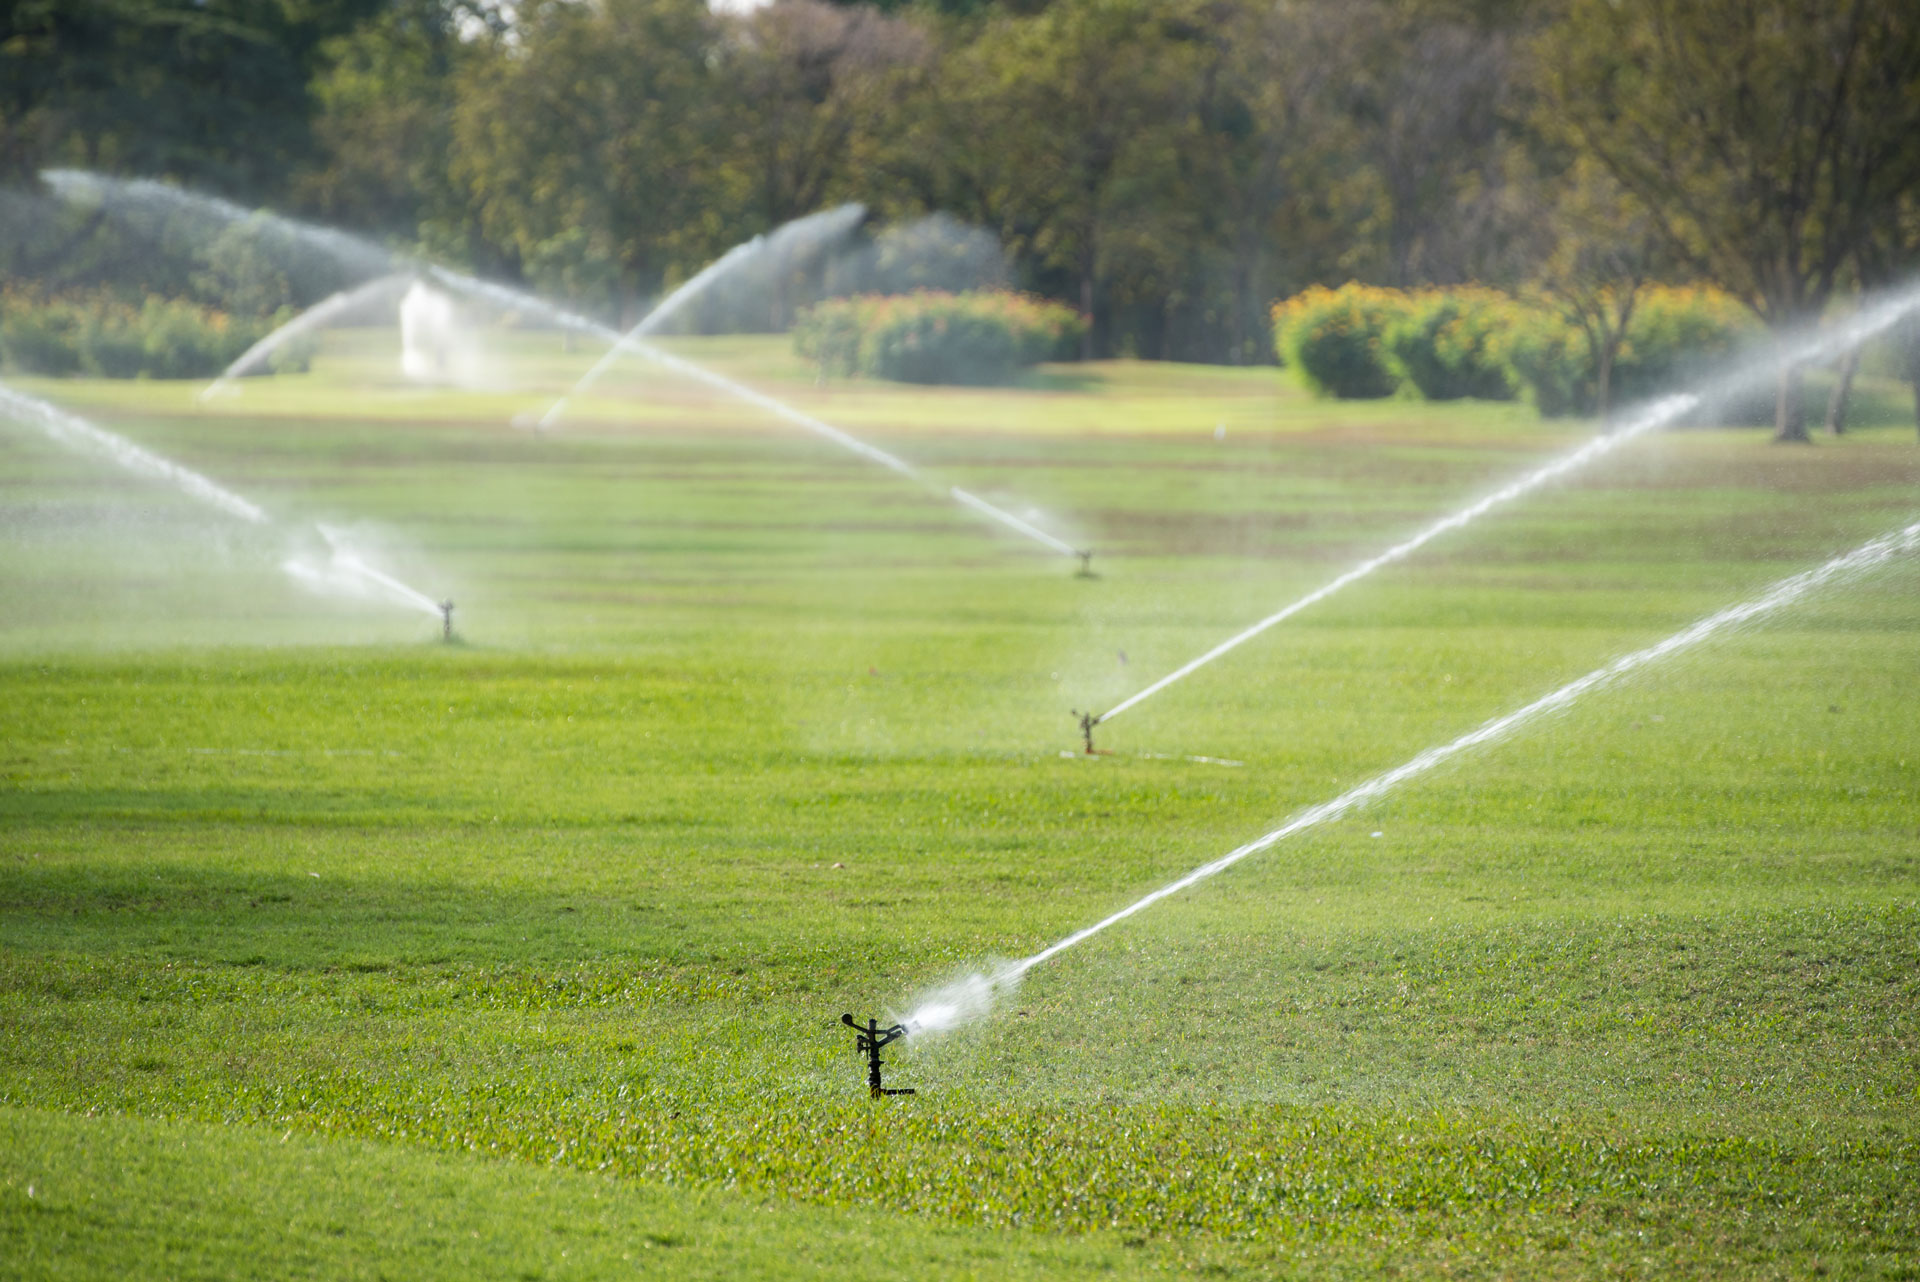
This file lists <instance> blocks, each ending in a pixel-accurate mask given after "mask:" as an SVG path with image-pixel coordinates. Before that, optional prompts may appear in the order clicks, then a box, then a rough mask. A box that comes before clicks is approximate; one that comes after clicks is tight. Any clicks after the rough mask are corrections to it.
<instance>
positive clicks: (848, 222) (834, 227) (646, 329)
mask: <svg viewBox="0 0 1920 1282" xmlns="http://www.w3.org/2000/svg"><path fill="white" fill-rule="evenodd" d="M866 216H867V207H866V206H865V205H859V204H847V205H841V206H840V207H838V208H837V209H828V210H823V211H821V212H820V213H817V214H808V215H807V216H805V217H804V218H796V219H794V220H793V221H792V222H789V223H786V224H784V225H782V226H781V227H779V228H778V229H776V230H775V231H774V232H773V233H772V234H771V235H767V236H755V237H754V238H753V239H752V240H749V241H743V242H742V243H740V244H738V245H735V246H734V247H733V248H732V249H730V250H728V251H727V252H726V253H724V254H722V255H721V256H720V257H718V258H716V259H714V260H713V261H712V262H710V263H708V264H707V265H706V266H705V267H703V268H701V269H700V270H699V271H698V272H696V273H694V274H693V275H692V276H691V277H689V278H688V279H687V280H686V281H684V282H683V283H682V284H681V285H679V286H678V287H677V288H676V289H674V290H673V292H672V293H670V294H668V295H667V296H666V297H665V298H663V299H661V300H660V302H659V303H657V304H656V305H655V306H654V307H653V308H652V309H651V310H650V311H648V312H647V314H646V315H645V316H642V317H641V318H640V321H639V323H638V324H636V325H635V326H634V327H633V328H632V329H630V330H628V331H627V332H626V333H625V334H622V335H621V336H620V338H619V340H618V341H617V342H615V343H614V345H613V346H612V347H610V348H608V349H607V351H606V353H605V354H604V355H603V356H601V357H600V359H599V360H597V361H595V362H594V363H593V366H592V368H590V369H588V370H587V372H586V373H585V374H583V375H581V377H580V381H579V382H577V383H575V384H574V385H573V388H572V390H570V391H569V392H568V393H567V394H566V395H565V396H562V397H561V398H560V399H559V400H557V401H555V402H554V403H553V404H552V405H550V406H548V407H547V412H546V413H545V414H542V415H541V416H540V420H539V423H538V425H537V426H536V428H535V430H536V431H541V432H545V431H550V430H552V429H553V428H554V427H556V426H557V425H558V424H559V422H560V416H561V415H562V414H564V413H566V409H567V402H569V401H571V400H572V399H573V398H575V397H577V396H579V395H581V394H582V393H584V392H585V391H586V390H587V389H588V388H590V387H592V386H593V385H594V383H596V382H598V381H599V378H600V376H601V375H602V374H604V373H606V372H607V370H608V369H609V368H611V367H612V365H613V363H614V362H615V361H617V360H619V359H620V357H621V356H623V355H625V354H626V353H628V352H633V351H637V350H638V349H637V348H636V346H635V344H637V343H638V342H639V341H640V340H641V339H642V338H644V337H646V336H647V335H648V334H652V333H655V332H657V331H658V330H659V328H660V327H661V326H662V325H664V324H666V323H667V321H669V320H671V319H672V318H673V316H674V314H675V313H677V312H679V311H680V310H681V309H683V308H684V307H685V306H686V305H687V304H688V303H690V302H692V301H693V300H694V299H695V298H698V297H699V296H700V295H701V294H703V293H705V292H706V291H707V289H708V288H709V287H711V286H712V285H713V284H714V283H715V282H716V281H719V280H720V279H722V278H723V277H725V276H727V275H729V274H731V273H733V272H734V271H737V270H739V269H740V268H742V267H744V266H745V265H747V264H748V263H750V262H754V261H756V260H758V259H760V258H762V257H764V256H766V255H768V254H776V255H779V254H785V253H788V252H790V251H791V250H792V248H793V247H794V246H795V244H796V243H798V244H801V245H806V244H809V243H811V242H814V241H820V242H831V241H833V240H837V239H838V238H840V237H841V236H843V235H845V234H846V233H848V232H850V231H852V230H853V228H854V227H855V226H857V225H858V224H859V223H860V221H861V220H862V219H864V218H865V217H866Z"/></svg>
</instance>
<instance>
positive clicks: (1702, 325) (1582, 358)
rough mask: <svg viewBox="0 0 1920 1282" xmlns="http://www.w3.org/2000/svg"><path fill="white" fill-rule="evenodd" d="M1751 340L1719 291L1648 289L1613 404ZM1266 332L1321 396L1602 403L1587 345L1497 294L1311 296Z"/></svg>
mask: <svg viewBox="0 0 1920 1282" xmlns="http://www.w3.org/2000/svg"><path fill="white" fill-rule="evenodd" d="M1756 330H1757V325H1756V323H1755V322H1754V320H1753V319H1752V317H1751V316H1750V315H1749V314H1748V312H1747V310H1746V309H1745V308H1744V307H1742V306H1741V305H1740V304H1739V302H1738V301H1737V300H1736V299H1734V298H1733V297H1732V296H1731V295H1728V294H1724V293H1721V292H1720V291H1719V290H1716V289H1710V288H1705V287H1701V286H1684V287H1680V286H1666V285H1654V286H1649V287H1648V288H1647V289H1645V290H1644V291H1643V292H1642V293H1641V295H1640V296H1639V298H1638V300H1637V302H1636V305H1635V307H1634V310H1633V315H1632V318H1631V321H1630V323H1629V324H1628V326H1627V335H1626V339H1625V341H1623V342H1622V343H1621V345H1620V348H1619V350H1618V352H1617V353H1616V354H1615V356H1614V365H1613V373H1612V381H1611V388H1610V392H1611V398H1612V400H1613V401H1614V402H1615V403H1619V402H1624V401H1633V400H1641V399H1644V398H1647V397H1651V396H1657V395H1660V394H1662V393H1665V392H1668V391H1672V390H1674V389H1675V388H1681V387H1686V386H1688V385H1690V384H1693V383H1697V382H1699V381H1701V379H1702V378H1703V377H1705V375H1706V374H1707V373H1708V372H1709V371H1710V370H1712V369H1713V368H1714V367H1716V366H1717V365H1719V364H1721V363H1722V362H1724V361H1725V360H1726V359H1727V358H1728V357H1729V356H1730V355H1732V353H1733V352H1734V351H1735V350H1736V349H1737V348H1738V347H1739V346H1740V345H1741V344H1742V343H1743V342H1745V341H1747V340H1748V339H1749V338H1751V337H1752V336H1753V335H1754V333H1755V332H1756ZM1273 331H1274V345H1275V347H1276V349H1277V350H1278V351H1279V353H1280V357H1281V359H1282V360H1283V361H1284V362H1285V363H1287V364H1288V365H1292V366H1294V367H1295V368H1297V369H1298V370H1299V371H1300V373H1301V376H1302V377H1303V378H1304V379H1305V380H1306V382H1307V385H1308V386H1309V387H1311V388H1312V389H1313V390H1314V391H1316V392H1318V393H1320V394H1321V395H1322V396H1336V397H1341V398H1343V399H1357V398H1365V397H1379V396H1390V395H1392V394H1393V393H1394V392H1396V391H1403V392H1407V393H1411V394H1413V395H1417V396H1419V397H1421V398H1423V399H1425V400H1430V401H1444V400H1454V399H1457V398H1460V397H1465V396H1473V397H1480V398H1482V399H1486V400H1511V399H1512V398H1513V397H1514V396H1515V395H1516V394H1518V393H1520V392H1523V391H1524V393H1525V395H1526V397H1527V399H1528V400H1530V401H1532V402H1533V404H1534V405H1535V406H1536V407H1537V408H1538V409H1539V411H1540V413H1541V414H1543V415H1546V416H1548V417H1557V416H1560V415H1565V414H1591V413H1593V412H1594V407H1595V403H1596V401H1597V399H1598V395H1599V369H1598V364H1597V360H1596V357H1595V355H1594V353H1593V350H1592V348H1591V345H1590V344H1589V342H1588V340H1587V336H1586V334H1585V333H1584V332H1583V331H1582V330H1581V329H1580V328H1579V327H1578V326H1576V325H1574V324H1573V323H1572V322H1570V321H1568V320H1567V319H1565V318H1564V317H1562V316H1560V315H1559V314H1558V313H1556V312H1554V311H1552V310H1550V309H1547V308H1544V307H1537V306H1530V305H1527V304H1525V303H1522V302H1521V301H1519V300H1518V299H1515V298H1511V297H1509V296H1507V295H1505V294H1501V293H1498V292H1497V291H1494V290H1488V289H1476V288H1471V287H1463V288H1455V289H1433V290H1416V291H1401V290H1395V289H1380V288H1377V287H1375V286H1371V285H1352V284H1350V285H1343V286H1341V287H1340V288H1339V289H1324V288H1320V287H1315V288H1312V289H1308V290H1305V291H1303V292H1302V293H1300V294H1297V295H1295V296H1294V297H1292V298H1289V299H1286V300H1284V301H1282V302H1279V303H1276V304H1275V305H1274V308H1273ZM1761 409H1762V410H1763V411H1764V406H1762V407H1761ZM1736 412H1740V411H1736Z"/></svg>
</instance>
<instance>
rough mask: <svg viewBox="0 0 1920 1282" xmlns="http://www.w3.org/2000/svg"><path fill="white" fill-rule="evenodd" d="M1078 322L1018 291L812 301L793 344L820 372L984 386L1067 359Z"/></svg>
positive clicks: (1067, 311) (1062, 309) (1057, 306)
mask: <svg viewBox="0 0 1920 1282" xmlns="http://www.w3.org/2000/svg"><path fill="white" fill-rule="evenodd" d="M1083 324H1084V322H1083V321H1082V320H1081V318H1080V317H1079V315H1078V314H1076V313H1075V312H1074V311H1073V310H1072V309H1071V308H1067V307H1063V306H1061V305H1060V304H1058V303H1049V302H1045V301H1042V300H1040V299H1037V298H1030V297H1027V296H1025V295H1022V294H1012V293H1001V292H980V293H970V294H944V293H935V292H931V291H922V292H919V293H914V294H898V295H890V296H882V295H864V296H860V297H855V298H835V299H828V300H826V301H825V302H821V303H816V304H814V305H813V306H812V307H810V308H808V309H807V310H806V311H804V312H803V313H801V316H800V319H799V321H798V323H797V324H796V325H795V326H794V331H793V341H794V348H795V350H797V351H798V352H799V353H800V354H801V355H802V356H805V357H808V358H810V359H812V360H814V361H815V362H817V363H818V364H819V366H820V369H821V372H822V373H823V374H837V375H841V376H847V375H852V374H866V375H870V376H872V377H875V378H885V379H892V380H894V381H896V382H903V383H965V384H989V383H1006V382H1011V381H1012V380H1013V379H1014V377H1015V376H1016V375H1017V374H1018V373H1019V371H1020V370H1022V369H1024V368H1026V367H1027V366H1030V365H1035V364H1038V363H1039V362H1041V361H1044V360H1057V359H1060V358H1062V357H1064V356H1066V355H1067V354H1068V352H1069V350H1070V349H1071V347H1072V345H1073V344H1074V343H1075V342H1077V341H1078V340H1079V338H1080V334H1081V332H1082V326H1083Z"/></svg>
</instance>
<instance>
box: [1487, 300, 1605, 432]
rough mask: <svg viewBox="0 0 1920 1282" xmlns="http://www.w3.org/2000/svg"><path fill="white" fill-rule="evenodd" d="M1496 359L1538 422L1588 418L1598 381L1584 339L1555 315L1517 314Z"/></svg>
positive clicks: (1533, 312) (1527, 312)
mask: <svg viewBox="0 0 1920 1282" xmlns="http://www.w3.org/2000/svg"><path fill="white" fill-rule="evenodd" d="M1501 354H1502V356H1503V358H1504V359H1505V361H1506V364H1507V368H1508V370H1509V371H1510V372H1511V373H1512V375H1513V380H1514V382H1515V383H1517V384H1518V385H1519V386H1520V387H1521V388H1522V389H1523V391H1524V393H1525V395H1526V398H1527V400H1529V401H1531V402H1532V403H1533V407H1534V408H1535V409H1536V410H1538V411H1540V413H1541V415H1542V416H1543V417H1545V418H1564V417H1565V416H1567V415H1569V414H1591V413H1593V408H1594V393H1595V385H1596V383H1597V378H1596V371H1595V369H1594V364H1593V357H1592V355H1591V354H1590V352H1589V350H1588V346H1587V339H1586V336H1585V335H1584V334H1582V333H1581V332H1580V330H1578V329H1576V328H1575V327H1574V326H1573V325H1570V324H1568V323H1567V321H1566V320H1564V319H1563V318H1561V317H1560V316H1558V315H1556V314H1554V313H1552V312H1549V311H1545V310H1540V309H1531V308H1530V309H1527V310H1524V311H1522V312H1520V313H1519V314H1518V315H1516V316H1515V317H1514V319H1513V321H1512V323H1511V324H1510V325H1509V326H1508V327H1507V330H1506V332H1505V334H1504V335H1503V336H1502V339H1501Z"/></svg>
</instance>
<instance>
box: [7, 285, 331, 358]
mask: <svg viewBox="0 0 1920 1282" xmlns="http://www.w3.org/2000/svg"><path fill="white" fill-rule="evenodd" d="M279 319H284V318H279ZM276 323H277V320H276V319H263V320H241V319H238V318H235V317H232V316H229V315H228V314H227V313H225V312H221V311H216V310H214V309H212V308H208V307H201V306H198V305H196V304H194V303H189V302H183V301H178V300H169V299H162V298H149V299H147V300H146V302H144V303H143V304H141V305H140V306H138V307H135V306H133V305H132V304H130V303H126V302H122V301H120V300H118V299H115V298H112V297H111V296H105V295H101V296H82V297H74V298H64V299H44V298H38V297H35V296H32V295H29V294H25V293H21V292H8V293H7V294H5V295H0V357H4V358H5V361H6V364H7V366H8V368H10V369H15V370H19V371H22V372H24V373H30V374H76V373H84V374H92V375H95V376H98V377H102V378H137V377H148V378H207V377H211V376H212V375H214V374H218V373H219V372H220V371H221V370H223V369H225V368H226V367H227V365H228V364H230V363H231V362H232V361H233V360H234V358H236V357H237V356H239V355H240V353H242V352H244V351H246V350H247V348H249V347H251V346H252V345H253V344H254V343H255V342H257V341H259V340H260V339H261V338H262V337H264V336H265V335H266V334H267V333H268V332H269V331H271V330H272V329H273V327H274V325H275V324H276ZM295 346H297V345H295ZM282 356H283V358H284V359H282V360H280V361H277V362H276V364H275V368H276V369H287V368H298V369H305V368H306V362H307V360H308V359H310V357H311V349H310V348H301V349H300V350H297V351H291V352H283V353H282Z"/></svg>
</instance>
